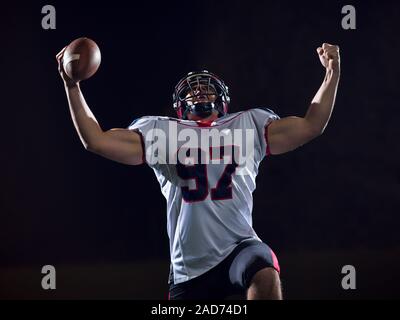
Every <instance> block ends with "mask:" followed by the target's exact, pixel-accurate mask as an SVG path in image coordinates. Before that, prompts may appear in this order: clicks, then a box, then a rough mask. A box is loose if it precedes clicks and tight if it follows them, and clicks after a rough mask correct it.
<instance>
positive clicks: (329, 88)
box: [267, 43, 340, 154]
mask: <svg viewBox="0 0 400 320" xmlns="http://www.w3.org/2000/svg"><path fill="white" fill-rule="evenodd" d="M317 53H318V55H319V59H320V61H321V63H322V65H323V66H324V67H325V69H326V74H325V78H324V81H323V82H322V85H321V87H320V88H319V90H318V91H317V93H316V94H315V96H314V99H313V100H312V102H311V105H310V106H309V108H308V110H307V113H306V115H305V116H304V117H285V118H282V119H279V120H275V121H273V122H272V123H271V124H270V125H269V126H268V127H267V130H268V143H269V149H270V152H271V154H280V153H285V152H288V151H291V150H293V149H296V148H297V147H300V146H301V145H303V144H305V143H307V142H308V141H310V140H312V139H314V138H316V137H317V136H319V135H321V134H322V133H323V132H324V130H325V128H326V126H327V124H328V121H329V118H330V116H331V114H332V110H333V106H334V104H335V97H336V91H337V87H338V83H339V78H340V55H339V47H338V46H335V45H330V44H328V43H324V44H323V45H322V48H321V47H320V48H318V49H317Z"/></svg>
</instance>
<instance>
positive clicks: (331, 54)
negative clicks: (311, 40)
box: [317, 43, 340, 71]
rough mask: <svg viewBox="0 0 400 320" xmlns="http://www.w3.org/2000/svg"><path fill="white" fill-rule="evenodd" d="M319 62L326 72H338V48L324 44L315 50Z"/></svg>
mask: <svg viewBox="0 0 400 320" xmlns="http://www.w3.org/2000/svg"><path fill="white" fill-rule="evenodd" d="M317 53H318V56H319V60H320V61H321V63H322V65H323V66H324V67H325V68H326V69H327V70H328V71H340V55H339V47H338V46H335V45H332V44H329V43H324V44H322V48H321V47H319V48H318V49H317Z"/></svg>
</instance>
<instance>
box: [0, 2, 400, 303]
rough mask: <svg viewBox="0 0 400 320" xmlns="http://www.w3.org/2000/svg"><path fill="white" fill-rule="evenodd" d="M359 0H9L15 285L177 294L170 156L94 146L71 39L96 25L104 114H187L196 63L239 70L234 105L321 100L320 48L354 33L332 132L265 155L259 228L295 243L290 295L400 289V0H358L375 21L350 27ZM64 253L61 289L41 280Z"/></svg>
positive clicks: (1, 259) (10, 280)
mask: <svg viewBox="0 0 400 320" xmlns="http://www.w3.org/2000/svg"><path fill="white" fill-rule="evenodd" d="M45 4H53V5H54V6H55V8H56V10H57V11H56V12H57V16H56V19H57V20H56V21H57V24H56V30H43V29H42V27H41V19H42V17H43V15H42V14H41V8H42V6H43V5H45ZM346 4H349V3H348V2H344V1H336V2H335V1H318V2H311V1H302V2H293V3H286V2H285V3H284V2H282V1H218V2H217V1H195V2H193V3H191V2H188V1H186V2H174V1H168V2H167V1H164V2H160V3H157V2H148V3H134V2H133V3H131V4H128V3H125V2H106V3H96V2H83V3H82V2H78V1H68V2H66V1H65V2H52V3H44V2H36V3H29V4H23V3H16V4H12V5H11V4H3V5H2V10H1V21H2V22H1V24H2V25H1V29H0V32H1V35H2V44H3V46H2V50H1V51H2V52H1V65H2V68H1V70H2V77H1V80H0V81H1V93H2V94H1V119H2V126H1V127H2V134H1V140H2V141H1V144H2V148H1V170H0V175H1V182H2V183H1V185H2V189H1V198H0V201H1V202H0V219H1V220H0V221H1V222H0V297H1V298H6V299H7V298H54V297H56V298H65V297H68V298H93V297H94V298H97V297H101V298H119V297H123V298H130V299H140V298H144V297H145V298H146V297H147V298H163V297H164V293H165V290H166V283H165V282H166V276H167V273H168V258H169V251H168V250H169V249H168V238H167V234H166V216H165V200H164V198H163V197H162V195H161V193H160V191H159V186H158V183H157V181H156V179H155V177H154V174H153V172H152V170H151V169H150V168H148V167H145V166H136V167H133V166H124V165H121V164H118V163H114V162H111V161H109V160H106V159H103V158H100V157H98V156H96V155H94V154H91V153H89V152H86V151H85V150H84V148H83V147H82V145H81V143H80V141H79V138H78V136H77V134H76V132H75V130H74V128H73V125H72V122H71V118H70V115H69V110H68V105H67V100H66V97H65V93H64V90H63V86H62V82H61V79H60V78H59V75H58V73H57V64H56V60H55V55H56V53H57V52H58V51H59V50H60V49H61V48H62V47H63V46H65V45H66V44H68V43H69V42H70V41H71V40H73V39H75V38H77V37H81V36H87V37H90V38H92V39H94V40H95V41H96V42H97V43H98V45H99V47H100V49H101V52H102V64H101V66H100V69H99V71H98V72H97V73H96V75H95V76H94V77H93V78H91V79H90V80H88V81H85V82H83V83H82V90H83V92H84V94H85V97H86V99H87V101H88V103H89V105H90V107H91V109H92V111H93V112H94V114H95V115H96V117H97V120H98V121H99V123H100V124H101V126H102V128H103V129H104V130H107V129H110V128H113V127H126V126H128V125H129V123H130V122H131V121H132V120H133V119H135V118H137V117H139V116H142V115H169V116H173V115H174V114H173V110H172V106H171V96H172V90H173V88H174V85H175V84H176V82H177V81H178V79H179V78H181V77H182V76H183V75H185V74H186V73H187V72H189V71H191V70H196V69H208V70H210V71H212V72H214V73H216V74H218V75H220V76H221V77H222V78H223V79H224V80H225V82H226V83H227V84H228V85H229V87H230V92H231V97H232V104H231V109H230V110H231V111H232V112H235V111H239V110H242V109H247V108H251V107H255V106H266V107H269V108H271V109H273V110H274V111H275V112H276V113H278V114H279V115H280V116H281V117H284V116H289V115H303V114H304V113H305V111H306V109H307V107H308V104H309V102H310V101H311V99H312V97H313V96H314V94H315V92H316V91H317V89H318V88H319V86H320V83H321V81H322V79H323V76H324V70H323V68H322V66H321V65H320V62H319V60H318V57H317V54H316V48H317V47H318V46H320V45H321V44H322V43H323V42H329V43H333V44H338V45H339V46H340V49H341V58H342V76H341V82H340V85H339V90H338V96H337V101H336V105H335V110H334V112H333V115H332V118H331V121H330V123H329V125H328V127H327V129H326V131H325V133H324V134H323V135H322V136H321V137H319V138H317V139H316V140H314V141H312V142H310V143H309V144H307V145H305V146H303V147H301V148H299V149H297V150H295V151H293V152H290V153H287V154H284V155H279V156H272V157H269V158H268V159H266V160H264V161H263V163H262V166H261V168H260V174H259V176H258V178H257V183H258V185H257V190H256V191H255V204H254V214H253V215H254V226H255V230H256V231H257V233H258V235H259V236H260V237H261V238H262V239H263V240H264V241H265V242H267V243H268V244H269V245H270V246H271V247H272V248H273V249H274V250H275V251H276V253H277V254H278V258H280V262H281V267H282V269H283V270H282V280H283V284H284V290H285V294H286V297H288V298H293V299H303V298H310V299H316V298H346V299H347V298H350V299H351V298H382V297H390V298H393V297H399V295H398V293H397V290H396V289H397V285H399V284H400V282H399V281H400V279H399V276H398V275H397V270H398V267H399V266H400V261H399V260H400V259H399V255H398V253H399V248H400V236H399V232H398V227H399V222H400V218H399V202H400V166H399V148H398V141H397V139H398V137H399V132H400V129H399V126H398V125H397V123H398V117H399V116H400V112H399V109H398V79H399V75H400V72H399V71H400V67H399V63H398V58H397V57H398V53H399V52H400V50H399V49H400V48H399V41H398V38H397V34H398V31H399V26H400V24H399V21H398V20H399V16H400V15H399V14H400V5H399V4H396V2H395V1H393V2H390V1H384V2H382V1H362V2H352V3H350V4H353V5H354V6H355V8H356V14H357V16H356V17H357V20H356V21H357V29H356V30H344V29H342V27H341V19H342V17H343V14H342V13H341V8H342V7H343V6H344V5H346ZM46 264H50V265H54V266H55V267H56V269H57V268H60V270H62V272H59V273H58V275H59V277H60V280H59V284H58V289H57V290H56V293H54V292H53V293H49V292H44V291H43V290H42V289H41V288H40V279H41V277H42V275H41V274H40V269H41V266H43V265H46ZM346 264H353V265H354V266H355V267H356V270H357V271H358V272H359V273H358V274H359V277H358V278H357V279H358V283H357V284H358V289H357V290H354V291H344V290H342V289H341V288H340V281H341V277H342V275H341V274H340V271H341V268H342V266H343V265H346ZM84 268H86V269H84ZM83 270H86V271H83ZM99 270H101V271H99ZM121 275H123V276H121ZM73 279H79V280H76V282H74V281H73ZM88 279H91V280H90V281H89V280H88ZM104 279H108V280H104ZM144 279H145V280H144ZM316 279H317V280H318V281H317V280H316ZM85 281H86V282H85ZM71 283H72V284H73V285H71ZM94 283H96V285H97V287H96V286H94ZM99 283H100V284H99ZM101 283H104V285H101ZM62 284H64V285H65V286H64V287H63V286H62ZM68 284H69V286H68ZM312 284H314V285H312ZM82 288H86V289H85V290H86V291H85V290H82ZM91 288H92V289H91ZM132 288H134V289H132ZM95 289H96V290H95ZM63 290H64V291H63ZM95 291H96V293H95Z"/></svg>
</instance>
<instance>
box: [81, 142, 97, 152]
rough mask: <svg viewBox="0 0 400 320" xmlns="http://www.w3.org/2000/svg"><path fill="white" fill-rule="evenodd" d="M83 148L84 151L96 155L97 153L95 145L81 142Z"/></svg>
mask: <svg viewBox="0 0 400 320" xmlns="http://www.w3.org/2000/svg"><path fill="white" fill-rule="evenodd" d="M82 143H83V147H84V148H85V150H86V151H89V152H93V153H98V152H99V146H98V145H97V144H95V143H89V142H86V141H82Z"/></svg>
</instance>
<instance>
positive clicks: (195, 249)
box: [57, 43, 340, 300]
mask: <svg viewBox="0 0 400 320" xmlns="http://www.w3.org/2000/svg"><path fill="white" fill-rule="evenodd" d="M317 54H318V56H319V59H320V61H321V63H322V65H323V67H324V68H325V77H324V80H323V82H322V84H321V87H320V88H319V90H318V91H317V93H316V94H315V96H314V98H313V100H312V101H311V104H310V106H309V107H308V110H307V112H306V114H305V116H303V117H297V116H291V117H285V118H280V117H279V116H278V115H276V114H275V113H274V112H273V111H272V110H270V109H267V108H254V109H250V110H246V111H241V112H237V113H228V106H229V102H230V98H229V91H228V87H227V86H226V85H225V83H224V82H223V81H222V80H221V79H220V78H219V77H217V76H216V75H214V74H212V73H210V72H208V71H200V72H191V73H189V74H188V75H187V76H185V77H184V78H183V79H181V80H180V81H179V82H178V84H177V85H176V87H175V91H174V94H173V106H174V109H175V111H176V113H177V118H170V117H162V116H146V117H142V118H139V119H136V120H134V121H133V122H132V124H131V125H130V126H129V127H127V128H115V129H111V130H108V131H103V130H102V129H101V127H100V125H99V124H98V122H97V120H96V118H95V116H94V115H93V113H92V112H91V110H90V108H89V106H88V105H87V103H86V102H85V99H84V96H83V94H82V91H81V89H80V86H79V83H77V82H74V81H72V80H71V79H70V78H68V76H67V75H66V73H65V72H64V70H63V67H62V58H63V51H61V52H60V53H59V54H57V60H58V62H59V72H60V74H61V77H62V79H63V80H64V85H65V91H66V94H67V98H68V102H69V107H70V112H71V116H72V120H73V123H74V125H75V128H76V131H77V133H78V135H79V137H80V139H81V141H82V143H83V145H84V147H85V149H86V150H89V151H91V152H94V153H96V154H98V155H101V156H103V157H106V158H108V159H111V160H114V161H117V162H121V163H124V164H128V165H139V164H142V163H147V164H148V165H149V166H150V167H151V168H152V169H153V170H154V172H155V175H156V177H157V179H158V181H159V183H160V187H161V192H162V193H163V195H164V196H165V198H166V200H167V232H168V236H169V240H170V257H171V267H170V277H169V288H170V289H169V297H170V299H175V300H177V299H207V298H208V299H225V298H227V297H230V296H233V295H237V294H242V295H243V296H245V297H246V298H247V299H282V291H281V285H280V278H279V272H280V269H279V263H278V260H277V257H276V256H275V254H274V252H273V251H272V250H271V249H270V248H269V247H268V245H267V244H265V243H264V242H262V240H261V239H260V238H259V237H258V236H257V234H256V232H255V231H254V229H253V225H252V207H253V198H252V193H253V191H254V190H255V187H256V184H255V178H256V176H257V173H258V167H259V164H260V162H261V161H262V160H263V158H264V157H265V156H267V155H269V154H272V155H274V154H281V153H285V152H288V151H290V150H293V149H295V148H297V147H299V146H301V145H303V144H305V143H307V142H308V141H310V140H312V139H314V138H316V137H318V136H319V135H320V134H321V133H322V132H323V131H324V129H325V127H326V125H327V123H328V121H329V118H330V116H331V113H332V110H333V106H334V102H335V96H336V91H337V86H338V82H339V77H340V57H339V48H338V46H336V45H331V44H328V43H324V44H323V45H322V46H321V47H319V48H318V49H317ZM211 129H214V130H217V132H218V133H223V134H222V135H219V137H220V138H221V137H222V136H224V135H228V136H229V135H231V138H232V132H234V131H235V130H242V131H241V134H239V135H238V136H236V137H235V139H234V141H233V143H232V139H231V140H229V139H228V140H224V139H217V140H213V141H212V142H211V144H210V145H209V146H208V147H206V148H204V147H203V145H200V144H199V143H198V142H193V141H192V142H191V143H187V139H186V138H187V137H188V135H191V134H192V133H193V134H194V135H197V136H198V137H202V134H203V133H204V132H205V130H211ZM160 133H164V134H165V135H164V138H163V139H164V144H162V143H160V142H162V141H163V139H162V137H163V135H162V134H161V135H160ZM249 135H250V136H251V139H248V137H249ZM179 137H180V138H181V139H180V138H179ZM182 137H183V138H182ZM194 140H195V141H197V139H194ZM221 140H224V141H222V143H221ZM226 141H229V142H226ZM207 142H209V140H207ZM249 142H250V144H249ZM155 145H157V148H155ZM206 146H207V144H206ZM249 146H250V147H249ZM243 148H244V149H246V151H249V150H247V149H251V150H250V151H252V152H249V153H246V156H245V158H246V162H241V163H239V162H238V161H237V159H238V158H237V157H235V155H236V154H241V155H242V154H243V150H242V149H243ZM182 150H183V151H182ZM194 151H196V152H194ZM177 154H179V156H178V157H177V159H176V161H174V158H173V157H172V158H170V157H168V156H167V155H177ZM200 155H201V156H200ZM204 159H205V160H206V161H205V160H204ZM221 159H224V161H223V162H221V161H216V160H221ZM227 159H230V160H227ZM239 172H240V174H239Z"/></svg>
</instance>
